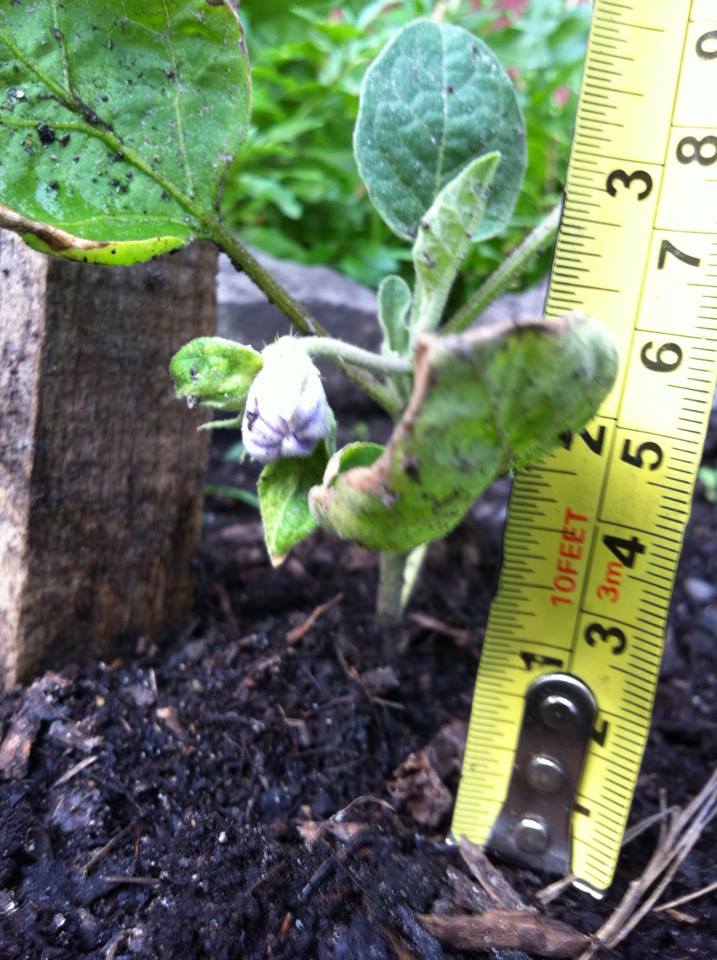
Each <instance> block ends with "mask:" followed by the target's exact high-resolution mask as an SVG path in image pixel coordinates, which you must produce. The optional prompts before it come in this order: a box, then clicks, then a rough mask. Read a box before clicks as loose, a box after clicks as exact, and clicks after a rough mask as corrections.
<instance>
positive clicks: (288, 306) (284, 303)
mask: <svg viewBox="0 0 717 960" xmlns="http://www.w3.org/2000/svg"><path fill="white" fill-rule="evenodd" d="M204 222H205V226H206V227H207V230H208V231H209V233H210V234H211V237H212V239H213V240H214V242H215V243H216V244H217V246H219V247H220V248H221V249H222V250H223V251H224V252H225V253H226V254H227V256H228V257H229V259H230V260H231V262H232V263H233V264H234V267H235V268H236V269H237V270H239V271H242V270H243V271H244V273H246V275H247V276H248V277H250V278H251V279H252V280H253V281H254V283H255V284H256V285H257V287H259V289H260V290H261V291H262V293H264V294H265V295H266V298H267V300H269V302H270V303H273V304H274V306H275V307H278V308H279V310H281V312H282V313H283V314H285V315H286V316H287V317H288V318H289V320H291V322H292V323H293V324H294V326H295V327H296V328H297V330H300V331H301V332H302V333H305V334H311V335H313V336H316V337H323V336H326V333H327V331H326V330H325V329H324V328H323V327H322V326H321V324H320V323H319V322H318V320H316V319H315V318H314V317H313V316H312V315H311V314H310V313H309V311H308V310H307V309H306V307H304V306H302V305H301V304H300V303H299V302H298V300H295V299H294V298H293V297H292V295H291V294H290V293H289V291H288V290H287V289H286V288H285V287H284V286H283V285H282V284H281V283H279V281H278V280H277V279H276V277H274V275H273V274H272V273H270V271H269V270H267V269H266V268H265V267H263V266H262V265H261V263H259V261H258V260H257V258H256V257H255V256H254V254H253V253H252V252H251V250H249V249H248V247H246V246H244V244H243V243H242V242H241V240H240V239H239V238H238V237H237V236H235V234H234V233H233V232H232V231H231V230H229V229H228V228H227V227H226V226H225V225H224V224H223V223H221V222H220V221H219V220H208V219H205V221H204Z"/></svg>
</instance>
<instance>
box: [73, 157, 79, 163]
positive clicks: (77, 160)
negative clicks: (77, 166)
mask: <svg viewBox="0 0 717 960" xmlns="http://www.w3.org/2000/svg"><path fill="white" fill-rule="evenodd" d="M72 162H73V163H79V162H80V158H79V157H73V158H72Z"/></svg>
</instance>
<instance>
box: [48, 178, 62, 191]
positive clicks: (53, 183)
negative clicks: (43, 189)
mask: <svg viewBox="0 0 717 960" xmlns="http://www.w3.org/2000/svg"><path fill="white" fill-rule="evenodd" d="M48 186H49V187H50V190H59V189H60V184H59V182H58V181H57V180H51V181H50V183H49V184H48Z"/></svg>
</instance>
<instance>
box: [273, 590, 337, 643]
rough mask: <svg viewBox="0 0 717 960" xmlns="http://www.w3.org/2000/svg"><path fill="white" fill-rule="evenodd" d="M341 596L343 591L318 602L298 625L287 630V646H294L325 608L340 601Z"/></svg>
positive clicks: (333, 605)
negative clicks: (323, 601)
mask: <svg viewBox="0 0 717 960" xmlns="http://www.w3.org/2000/svg"><path fill="white" fill-rule="evenodd" d="M343 598H344V595H343V593H337V594H336V596H335V597H332V598H331V600H327V601H326V603H320V604H319V606H318V607H316V609H315V610H312V612H311V613H310V614H309V616H308V617H307V618H306V620H304V622H303V623H300V624H299V626H298V627H294V629H293V630H289V632H288V633H287V635H286V642H287V643H288V644H289V646H294V644H296V643H299V641H300V640H303V639H304V637H305V636H306V634H307V633H308V632H309V630H311V628H312V627H313V625H314V624H315V623H316V621H317V620H318V619H319V617H322V616H323V615H324V614H325V613H326V612H327V610H330V609H331V608H332V607H335V606H336V604H337V603H341V601H342V600H343Z"/></svg>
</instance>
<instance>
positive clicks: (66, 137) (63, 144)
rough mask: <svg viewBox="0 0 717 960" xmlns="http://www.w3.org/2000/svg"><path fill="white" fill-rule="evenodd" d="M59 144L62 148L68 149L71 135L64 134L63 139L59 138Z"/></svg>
mask: <svg viewBox="0 0 717 960" xmlns="http://www.w3.org/2000/svg"><path fill="white" fill-rule="evenodd" d="M57 142H58V143H59V144H60V146H61V147H66V146H67V144H68V143H69V142H70V135H69V133H63V134H62V136H61V137H58V138H57Z"/></svg>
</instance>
